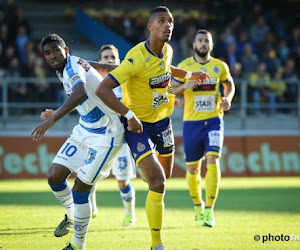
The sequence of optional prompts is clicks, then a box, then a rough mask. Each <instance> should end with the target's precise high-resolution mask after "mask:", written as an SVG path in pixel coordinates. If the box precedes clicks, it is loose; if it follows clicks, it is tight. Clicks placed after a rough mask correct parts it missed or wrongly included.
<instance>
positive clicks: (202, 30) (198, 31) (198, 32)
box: [196, 29, 211, 36]
mask: <svg viewBox="0 0 300 250" xmlns="http://www.w3.org/2000/svg"><path fill="white" fill-rule="evenodd" d="M198 34H205V35H211V33H210V32H209V31H208V30H206V29H200V30H197V32H196V36H197V35H198Z"/></svg>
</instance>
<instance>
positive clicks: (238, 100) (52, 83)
mask: <svg viewBox="0 0 300 250" xmlns="http://www.w3.org/2000/svg"><path fill="white" fill-rule="evenodd" d="M234 80H235V84H236V89H237V91H236V95H235V96H236V97H235V99H234V102H233V103H232V111H231V112H232V113H234V114H235V115H236V116H237V118H239V119H240V122H241V128H245V124H246V121H247V118H248V116H249V114H251V113H253V110H254V109H255V105H254V103H253V102H252V100H251V97H249V93H248V90H249V88H248V87H249V83H248V80H247V79H243V78H241V79H234ZM41 81H43V82H46V83H47V84H49V88H56V89H58V88H61V89H62V85H61V83H60V81H59V80H58V79H57V78H56V77H51V78H45V79H39V78H28V77H21V78H19V77H17V78H14V77H12V78H3V79H2V80H1V79H0V86H1V83H2V87H1V91H2V94H1V97H2V98H1V97H0V98H1V99H2V100H1V102H0V110H1V113H0V124H1V123H2V124H5V123H7V122H9V121H10V120H16V119H20V118H22V116H25V114H26V119H27V120H30V119H36V117H38V116H39V114H40V112H41V111H42V110H44V109H45V108H53V109H55V108H58V107H59V106H60V105H61V104H62V101H61V100H60V101H58V100H56V99H55V97H54V96H53V101H52V100H51V101H48V102H43V101H39V102H37V101H34V102H33V101H28V100H26V101H16V100H10V99H12V98H10V95H9V93H10V92H11V91H12V90H11V86H14V85H18V84H19V85H25V86H26V87H27V86H28V84H38V83H40V82H41ZM286 83H287V84H297V94H295V95H296V100H295V101H294V102H289V103H287V102H284V103H278V102H277V103H276V104H275V106H276V109H277V110H278V109H281V110H288V112H292V113H293V115H294V116H296V117H297V122H298V124H299V127H300V79H298V80H297V81H293V82H286ZM35 86H37V88H38V85H35ZM33 91H34V89H33ZM49 94H50V92H49ZM65 98H66V96H65ZM268 105H269V104H268V103H267V102H262V103H260V106H261V108H262V109H267V108H268ZM26 109H28V110H31V113H30V112H24V114H22V110H23V111H24V110H26ZM18 110H19V112H16V111H18ZM32 111H33V112H32ZM175 112H176V110H175Z"/></svg>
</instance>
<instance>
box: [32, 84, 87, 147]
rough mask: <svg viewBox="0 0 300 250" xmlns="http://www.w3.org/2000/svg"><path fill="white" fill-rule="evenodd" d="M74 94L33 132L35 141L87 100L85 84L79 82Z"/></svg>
mask: <svg viewBox="0 0 300 250" xmlns="http://www.w3.org/2000/svg"><path fill="white" fill-rule="evenodd" d="M72 91H73V92H72V94H71V95H70V96H69V98H68V99H67V100H66V101H65V102H64V103H63V105H62V106H61V107H60V108H58V109H57V110H55V112H53V113H52V115H51V117H49V119H47V120H46V121H44V122H42V123H41V124H40V125H38V126H37V127H35V128H34V129H33V130H32V133H31V136H33V140H34V141H38V140H40V139H42V137H43V136H44V134H45V132H46V131H47V130H48V129H49V128H51V127H52V126H53V125H54V124H55V123H56V122H57V121H58V120H59V119H60V118H62V117H64V116H65V115H66V114H68V113H69V112H71V111H72V110H73V109H74V108H75V107H76V106H77V105H78V104H80V102H82V101H83V100H84V99H85V98H86V92H85V88H84V84H83V82H78V83H77V84H76V85H75V86H74V87H73V89H72Z"/></svg>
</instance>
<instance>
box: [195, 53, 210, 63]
mask: <svg viewBox="0 0 300 250" xmlns="http://www.w3.org/2000/svg"><path fill="white" fill-rule="evenodd" d="M193 58H194V61H195V62H196V63H199V64H201V65H205V64H207V63H209V62H210V58H209V60H208V61H207V62H205V63H200V62H198V61H197V60H196V57H195V55H193Z"/></svg>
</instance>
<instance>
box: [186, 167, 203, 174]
mask: <svg viewBox="0 0 300 250" xmlns="http://www.w3.org/2000/svg"><path fill="white" fill-rule="evenodd" d="M187 170H188V172H189V173H190V174H198V173H199V172H200V169H199V168H198V167H197V166H188V168H187Z"/></svg>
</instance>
